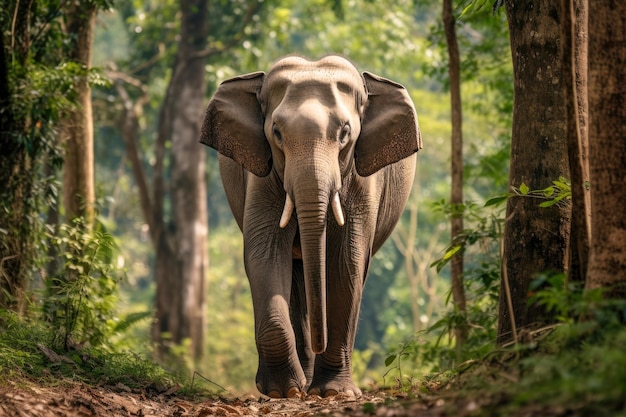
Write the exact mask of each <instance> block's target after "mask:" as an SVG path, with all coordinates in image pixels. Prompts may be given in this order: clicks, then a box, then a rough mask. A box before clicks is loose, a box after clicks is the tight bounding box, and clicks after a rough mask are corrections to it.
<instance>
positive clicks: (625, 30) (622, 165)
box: [587, 0, 626, 298]
mask: <svg viewBox="0 0 626 417" xmlns="http://www.w3.org/2000/svg"><path fill="white" fill-rule="evenodd" d="M589 3H590V4H589V6H590V7H589V109H590V115H589V148H590V163H589V165H590V171H591V172H590V176H591V206H592V212H593V217H592V221H591V228H592V231H591V234H592V236H593V239H592V244H591V252H590V259H589V270H588V275H587V287H588V288H605V289H607V290H608V292H607V296H609V297H620V298H624V297H626V287H625V285H626V251H624V247H625V245H626V217H625V216H624V207H625V206H626V187H624V178H625V177H626V105H625V102H624V97H626V85H625V84H624V80H626V48H625V47H624V45H626V2H624V1H619V0H614V1H610V0H593V1H590V2H589Z"/></svg>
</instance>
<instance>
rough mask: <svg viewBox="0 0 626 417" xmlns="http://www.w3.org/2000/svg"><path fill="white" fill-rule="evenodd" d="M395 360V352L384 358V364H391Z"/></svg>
mask: <svg viewBox="0 0 626 417" xmlns="http://www.w3.org/2000/svg"><path fill="white" fill-rule="evenodd" d="M395 360H396V355H395V354H393V355H389V356H387V358H386V359H385V366H389V365H391V364H392V363H393V361H395Z"/></svg>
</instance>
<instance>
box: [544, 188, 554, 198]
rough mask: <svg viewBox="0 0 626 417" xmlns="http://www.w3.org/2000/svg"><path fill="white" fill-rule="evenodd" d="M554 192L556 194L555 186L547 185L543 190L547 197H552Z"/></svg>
mask: <svg viewBox="0 0 626 417" xmlns="http://www.w3.org/2000/svg"><path fill="white" fill-rule="evenodd" d="M552 194H554V187H547V188H545V189H544V190H543V195H544V196H546V197H550V196H551V195H552Z"/></svg>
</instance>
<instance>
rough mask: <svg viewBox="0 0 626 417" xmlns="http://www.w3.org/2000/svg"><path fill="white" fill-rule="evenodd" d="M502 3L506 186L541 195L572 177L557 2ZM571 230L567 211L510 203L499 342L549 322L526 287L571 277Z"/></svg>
mask: <svg viewBox="0 0 626 417" xmlns="http://www.w3.org/2000/svg"><path fill="white" fill-rule="evenodd" d="M505 5H506V11H507V17H508V24H509V31H510V41H511V52H512V55H513V74H514V83H515V85H514V94H515V95H514V106H513V130H512V137H511V162H510V164H511V165H510V178H509V185H510V186H511V187H520V185H521V184H522V183H524V184H526V185H527V186H529V187H530V189H534V190H538V189H543V188H545V187H547V186H549V185H552V181H553V180H555V179H558V178H559V176H565V177H567V176H568V175H569V164H568V160H567V141H566V138H567V124H566V114H567V113H566V107H565V99H564V88H563V74H562V70H561V60H560V48H559V41H560V25H559V18H560V9H561V6H560V0H535V1H524V2H520V1H513V0H507V1H506V2H505ZM569 229H570V208H569V207H566V206H564V205H554V206H552V207H549V208H541V207H539V205H538V203H537V201H536V200H534V199H532V198H527V197H513V198H511V199H509V201H508V203H507V210H506V221H505V232H504V243H503V245H504V254H503V266H502V280H503V282H502V283H503V285H501V292H500V311H499V316H498V342H499V343H505V342H508V341H511V340H515V339H516V336H515V335H516V334H517V330H518V329H521V328H528V327H531V326H533V325H541V324H544V323H546V322H550V321H551V318H550V317H549V316H548V315H547V314H546V311H545V310H544V309H543V308H540V307H538V306H536V305H532V306H528V287H529V284H530V283H531V281H532V280H533V279H534V278H536V277H537V275H538V274H541V273H550V272H554V273H562V272H565V271H566V267H567V264H568V259H567V258H568V257H567V253H568V246H569V245H568V242H569Z"/></svg>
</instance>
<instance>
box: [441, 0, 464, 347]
mask: <svg viewBox="0 0 626 417" xmlns="http://www.w3.org/2000/svg"><path fill="white" fill-rule="evenodd" d="M442 17H443V26H444V30H445V32H446V42H447V44H448V57H449V63H448V74H449V79H450V107H451V112H452V113H451V116H452V117H451V119H452V141H451V149H452V158H451V159H452V167H451V182H452V185H451V195H450V204H452V206H453V207H461V205H462V204H463V113H462V107H463V106H462V103H461V63H460V58H459V45H458V42H457V38H456V21H455V19H454V15H453V14H452V0H444V1H443V13H442ZM456 211H457V210H453V212H456ZM450 226H451V231H450V233H451V235H452V236H451V238H452V241H454V240H455V239H457V238H458V236H459V235H460V234H461V233H462V232H463V213H462V212H461V213H458V214H453V215H452V219H451V225H450ZM450 268H451V270H450V272H451V279H452V299H453V301H454V306H455V308H456V309H457V310H458V311H459V312H460V313H461V314H464V313H465V288H464V286H463V251H459V252H457V253H456V254H455V255H454V256H452V259H450ZM455 334H456V343H457V346H458V347H460V346H461V345H462V344H463V342H464V341H465V338H466V337H467V327H466V326H465V325H461V326H460V327H458V328H457V329H455Z"/></svg>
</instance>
